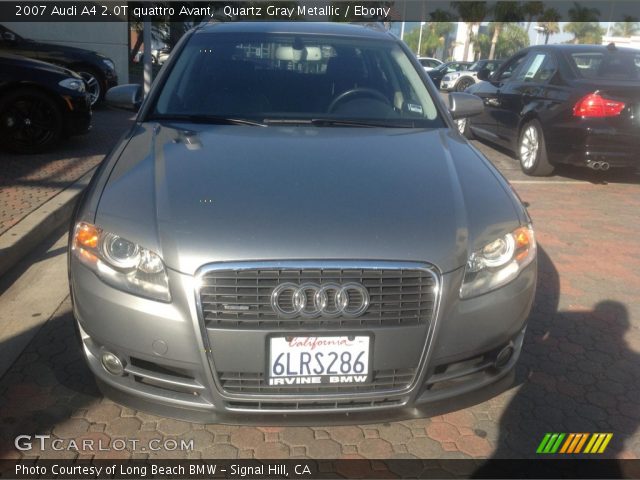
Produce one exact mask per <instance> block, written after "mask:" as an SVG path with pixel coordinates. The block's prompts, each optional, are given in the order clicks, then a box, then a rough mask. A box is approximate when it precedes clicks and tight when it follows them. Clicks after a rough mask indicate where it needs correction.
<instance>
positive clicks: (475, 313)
mask: <svg viewBox="0 0 640 480" xmlns="http://www.w3.org/2000/svg"><path fill="white" fill-rule="evenodd" d="M462 275H463V271H462V269H459V270H456V271H454V272H450V273H448V274H445V275H442V276H440V291H441V293H440V302H439V309H438V312H437V315H436V317H435V318H434V320H432V322H431V324H430V325H429V326H428V327H425V328H428V332H427V331H426V330H425V331H422V332H419V331H418V330H416V328H417V327H409V326H407V327H397V328H368V329H366V332H367V333H370V334H372V335H373V336H374V343H373V346H372V348H373V351H374V352H375V353H374V359H373V363H374V365H373V368H374V369H375V368H381V367H387V368H394V369H395V368H397V369H400V368H402V367H411V368H414V369H415V377H414V379H413V381H412V382H411V384H410V385H409V386H408V387H407V388H404V389H402V390H397V391H395V390H394V391H373V392H365V393H351V394H349V393H340V394H335V393H325V394H318V395H313V396H310V395H308V394H306V395H302V394H282V395H280V394H269V395H267V394H261V395H246V394H244V395H240V394H237V393H230V392H228V391H226V390H225V389H223V388H222V387H221V384H220V379H219V372H220V371H225V370H228V369H230V368H232V369H233V368H235V370H240V369H242V368H244V369H247V370H249V371H252V370H256V369H258V370H261V369H262V370H263V371H264V364H265V348H266V337H267V336H268V335H269V334H270V333H272V332H271V331H268V330H260V329H242V330H231V329H207V328H204V327H203V323H202V322H201V321H200V320H199V315H198V307H197V305H196V295H195V287H196V284H195V279H194V277H193V276H189V275H184V274H180V273H177V272H174V271H169V278H170V285H171V286H172V291H171V293H172V297H173V300H172V303H170V304H164V303H160V302H155V301H151V300H146V299H143V298H139V297H136V296H132V295H130V294H128V293H125V292H121V291H118V290H115V289H113V288H111V287H109V286H107V285H105V284H104V283H103V282H102V281H101V280H99V279H98V278H97V277H96V276H95V275H94V274H93V272H91V271H90V270H88V269H87V268H86V267H85V266H83V265H82V264H80V263H79V262H78V261H77V260H76V259H75V258H73V257H72V258H71V286H72V291H73V299H74V313H75V316H76V319H77V321H78V326H79V331H80V335H81V338H82V345H83V349H84V353H85V356H86V358H87V361H88V364H89V367H90V368H91V370H92V372H93V373H94V375H95V376H96V378H97V380H98V383H99V385H100V387H101V388H102V389H103V391H104V392H105V393H106V394H107V395H109V396H110V397H112V398H114V399H115V400H117V401H119V402H121V403H124V404H127V405H130V406H132V407H134V408H138V409H143V410H147V411H152V412H154V413H157V414H160V415H166V416H171V417H176V418H181V419H186V420H190V421H196V422H203V423H211V422H233V423H265V422H266V423H280V422H283V423H289V424H295V423H297V422H299V423H304V424H307V425H308V424H310V423H313V422H314V421H315V422H322V423H327V422H329V423H352V422H362V421H376V420H379V419H387V420H390V419H399V418H412V417H420V416H425V415H431V414H437V413H440V412H441V411H443V410H451V409H456V408H460V407H462V406H466V405H467V404H472V403H476V402H478V401H482V400H484V399H485V398H488V397H490V396H493V395H495V394H497V393H498V392H499V391H501V390H503V389H504V388H506V387H507V386H508V385H509V383H510V382H511V374H512V371H513V366H514V365H515V362H516V361H517V358H518V355H519V353H520V349H521V347H522V342H523V338H524V331H525V327H526V321H527V317H528V315H529V311H530V308H531V303H532V300H533V295H534V290H535V282H536V268H535V263H534V264H532V265H530V266H528V267H527V268H526V269H525V270H524V271H523V272H521V274H520V276H519V277H518V278H517V279H516V280H514V281H513V282H511V283H510V284H509V285H507V286H505V287H503V288H501V289H499V290H496V291H494V292H491V293H489V294H486V295H482V296H480V297H476V298H473V299H467V300H460V298H459V296H458V290H459V286H460V282H461V280H462ZM363 331H365V330H363ZM279 333H281V332H279ZM309 333H311V334H316V333H318V332H317V331H312V332H309ZM324 333H327V332H324ZM329 333H331V331H329ZM335 333H339V332H335ZM297 334H298V335H300V334H301V332H297ZM416 339H418V340H416ZM506 347H509V348H511V349H512V352H513V354H512V355H511V356H510V357H509V359H508V361H506V362H504V363H503V364H502V365H500V366H495V365H494V364H495V361H496V356H497V354H498V353H499V352H500V351H502V350H503V349H505V348H506ZM104 351H109V352H112V353H115V354H116V355H118V357H119V358H121V359H122V360H123V361H124V363H125V365H126V372H127V373H126V374H125V375H123V376H114V375H111V374H109V373H107V372H106V370H105V369H104V368H103V367H102V365H101V362H100V357H101V354H102V353H103V352H104ZM214 352H215V353H214ZM239 365H242V368H240V367H239ZM318 414H321V415H318Z"/></svg>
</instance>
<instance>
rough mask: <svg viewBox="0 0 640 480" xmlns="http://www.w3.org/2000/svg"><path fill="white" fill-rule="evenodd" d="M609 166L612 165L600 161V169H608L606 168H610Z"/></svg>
mask: <svg viewBox="0 0 640 480" xmlns="http://www.w3.org/2000/svg"><path fill="white" fill-rule="evenodd" d="M609 167H610V165H609V163H607V162H602V163H600V170H604V171H606V170H609Z"/></svg>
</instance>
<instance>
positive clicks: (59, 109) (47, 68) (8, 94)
mask: <svg viewBox="0 0 640 480" xmlns="http://www.w3.org/2000/svg"><path fill="white" fill-rule="evenodd" d="M90 125H91V105H90V102H89V97H88V95H87V93H86V91H85V85H84V81H83V80H82V78H81V77H80V76H79V75H78V74H77V73H75V72H72V71H71V70H67V69H65V68H61V67H58V66H56V65H51V64H48V63H44V62H39V61H37V60H31V59H28V58H24V57H19V56H16V55H11V54H7V53H2V52H0V145H1V146H2V147H4V148H7V149H9V150H13V151H16V152H21V153H35V152H42V151H46V150H48V149H50V148H51V146H52V145H54V144H55V143H56V142H57V141H58V140H59V139H60V138H61V137H63V136H66V135H74V134H80V133H85V132H86V131H87V130H89V127H90Z"/></svg>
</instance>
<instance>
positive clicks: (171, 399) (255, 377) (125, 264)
mask: <svg viewBox="0 0 640 480" xmlns="http://www.w3.org/2000/svg"><path fill="white" fill-rule="evenodd" d="M202 52H206V55H203V54H202ZM325 53H326V55H325ZM167 67H168V68H165V69H163V70H162V72H161V73H160V74H159V76H158V77H157V78H156V81H155V82H154V85H153V87H152V89H151V91H150V92H149V94H148V96H147V97H146V98H145V100H144V102H143V103H142V105H141V106H140V103H139V102H140V99H141V98H142V94H141V88H140V86H139V85H123V86H119V87H116V88H113V89H111V90H110V91H109V92H108V93H107V101H108V102H109V103H111V104H112V105H114V106H121V107H128V108H131V109H138V116H137V119H136V122H135V124H134V126H133V127H132V129H131V130H130V132H129V133H128V134H127V135H126V137H125V138H123V139H122V140H121V141H120V143H118V144H117V145H116V146H115V149H114V154H113V155H111V156H109V157H108V158H107V159H106V160H105V161H104V162H103V163H102V166H101V169H100V171H99V172H98V173H97V174H96V175H95V176H94V179H93V182H92V184H91V186H90V187H89V189H88V190H87V192H86V194H85V196H84V198H83V199H82V201H81V202H80V204H79V206H78V210H77V212H76V215H75V219H74V226H73V230H72V232H71V236H70V238H71V245H70V255H69V267H70V283H71V290H72V298H73V311H74V315H75V318H76V320H77V322H76V326H77V329H78V333H79V336H80V339H81V343H82V349H83V352H84V355H85V357H86V360H87V362H88V365H89V368H90V369H91V370H92V372H93V373H94V375H95V376H96V378H97V380H98V383H99V385H100V388H102V389H103V391H104V392H105V393H106V394H108V395H110V396H112V397H113V398H115V399H117V400H118V401H120V402H122V403H125V404H129V405H135V408H141V409H145V410H152V411H155V412H158V413H160V414H162V415H170V416H175V417H181V418H190V419H192V420H198V421H201V422H216V421H219V420H221V419H225V418H226V419H228V421H233V422H246V421H252V420H257V419H262V421H267V422H268V421H269V420H264V418H265V417H264V415H271V418H276V416H278V415H279V416H280V417H279V418H278V420H279V421H283V420H284V421H287V420H289V421H292V422H294V421H296V420H299V419H300V418H304V417H303V416H301V415H304V414H307V415H309V416H315V419H316V421H318V420H320V421H324V422H333V421H336V420H342V421H343V422H344V421H347V420H348V421H358V420H359V419H362V418H363V416H365V415H368V417H369V418H371V417H373V416H375V415H376V414H378V416H379V417H383V418H392V417H399V416H411V417H412V418H413V417H415V416H416V415H417V414H418V413H419V412H421V411H422V412H425V411H428V409H429V408H431V407H434V406H436V405H438V404H440V405H442V404H446V405H447V406H448V407H449V408H451V406H452V405H455V404H456V403H455V402H456V401H461V400H463V401H469V400H473V399H476V400H477V399H479V398H481V397H482V396H483V395H487V392H488V391H489V390H490V391H491V392H495V391H498V390H500V389H502V388H504V387H505V386H506V385H509V383H510V381H511V379H512V375H513V367H514V364H515V362H516V360H517V358H518V355H519V353H520V349H521V346H522V342H523V337H524V332H525V327H526V322H527V317H528V315H529V310H530V308H531V303H532V300H533V296H534V289H535V284H536V244H535V240H534V234H533V230H532V227H531V224H530V222H531V220H530V219H529V217H528V215H527V212H526V210H525V208H524V207H523V205H522V204H521V202H520V201H519V200H518V199H517V197H516V195H515V194H514V193H513V191H512V190H511V188H510V187H509V185H508V183H507V182H506V181H505V180H504V179H503V177H502V176H501V175H500V174H499V173H498V171H497V170H496V169H495V168H494V167H493V166H492V165H491V163H490V162H489V161H488V160H487V159H486V158H485V157H483V156H482V154H481V153H479V152H478V151H477V150H476V149H474V148H472V147H471V146H470V145H469V143H468V142H467V141H466V140H464V138H463V137H462V136H460V135H459V134H458V132H457V130H456V128H455V125H454V123H453V120H452V117H453V118H461V117H464V116H468V115H474V114H477V113H479V112H480V111H481V110H482V108H483V106H482V102H481V101H480V99H478V97H475V96H473V95H468V94H463V93H453V94H451V95H449V102H450V103H449V110H450V111H447V109H446V107H445V104H444V102H443V101H442V99H441V98H440V95H439V92H438V91H437V90H436V89H435V88H434V87H433V84H432V83H431V82H428V81H427V79H426V76H425V74H424V72H423V71H422V67H421V65H420V64H419V63H418V61H417V59H416V58H415V56H414V55H413V54H412V52H411V51H410V50H409V49H408V48H407V46H406V45H405V44H404V43H403V42H402V41H400V40H399V39H398V38H396V37H395V36H394V35H392V34H390V33H389V32H387V31H385V30H384V29H380V27H377V26H376V25H371V26H368V25H353V24H344V23H336V24H317V23H307V22H290V23H288V22H277V23H269V22H224V23H215V24H208V25H204V26H201V27H198V28H196V29H194V30H191V31H190V32H189V33H187V34H186V35H185V36H184V37H183V39H182V40H181V41H180V43H179V44H178V45H177V46H176V48H175V49H174V52H173V54H172V56H171V58H170V59H169V63H168V64H167ZM291 414H293V415H291ZM347 415H349V416H348V417H347Z"/></svg>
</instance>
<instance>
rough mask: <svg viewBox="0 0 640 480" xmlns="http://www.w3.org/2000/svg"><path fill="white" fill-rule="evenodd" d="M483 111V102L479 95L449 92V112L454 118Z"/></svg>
mask: <svg viewBox="0 0 640 480" xmlns="http://www.w3.org/2000/svg"><path fill="white" fill-rule="evenodd" d="M483 111H484V103H483V102H482V99H481V98H480V97H477V96H475V95H471V94H470V93H460V92H453V93H450V94H449V112H450V113H451V116H452V117H453V119H454V120H458V119H460V118H467V117H473V116H475V115H480V114H481V113H482V112H483Z"/></svg>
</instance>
